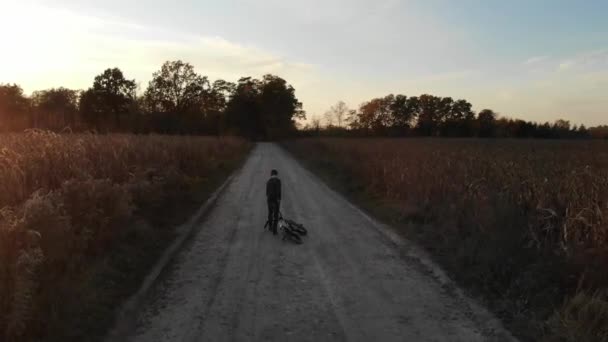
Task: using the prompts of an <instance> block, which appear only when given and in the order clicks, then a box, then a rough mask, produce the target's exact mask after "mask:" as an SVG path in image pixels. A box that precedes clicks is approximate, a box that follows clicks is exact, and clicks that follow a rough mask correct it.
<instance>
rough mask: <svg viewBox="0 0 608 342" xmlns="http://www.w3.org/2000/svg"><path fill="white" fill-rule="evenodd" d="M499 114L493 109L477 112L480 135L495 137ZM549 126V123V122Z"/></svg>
mask: <svg viewBox="0 0 608 342" xmlns="http://www.w3.org/2000/svg"><path fill="white" fill-rule="evenodd" d="M497 117H498V115H496V113H495V112H494V111H493V110H491V109H484V110H482V111H481V112H479V114H477V122H478V125H479V132H478V135H479V136H480V137H486V138H487V137H493V136H494V133H495V129H496V118H497ZM547 126H548V124H547Z"/></svg>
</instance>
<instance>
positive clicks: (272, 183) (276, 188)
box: [266, 170, 281, 235]
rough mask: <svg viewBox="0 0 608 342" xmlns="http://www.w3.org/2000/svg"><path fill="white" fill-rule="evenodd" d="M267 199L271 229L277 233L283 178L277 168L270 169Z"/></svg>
mask: <svg viewBox="0 0 608 342" xmlns="http://www.w3.org/2000/svg"><path fill="white" fill-rule="evenodd" d="M266 201H267V202H268V223H269V224H270V230H271V231H272V233H273V234H274V235H277V225H278V223H279V210H280V207H281V180H280V179H279V173H278V172H277V170H272V171H270V179H269V180H268V182H266Z"/></svg>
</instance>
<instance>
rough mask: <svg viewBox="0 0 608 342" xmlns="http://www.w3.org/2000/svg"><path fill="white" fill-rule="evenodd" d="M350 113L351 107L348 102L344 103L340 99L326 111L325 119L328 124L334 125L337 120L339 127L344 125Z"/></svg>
mask: <svg viewBox="0 0 608 342" xmlns="http://www.w3.org/2000/svg"><path fill="white" fill-rule="evenodd" d="M348 113H349V109H348V106H347V105H346V103H344V101H338V103H336V104H335V105H333V106H331V108H329V110H328V111H327V112H325V121H326V122H327V125H328V126H333V124H334V122H335V123H337V125H338V127H343V124H344V123H345V122H346V120H347V116H348Z"/></svg>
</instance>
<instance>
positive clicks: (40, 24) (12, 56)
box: [0, 3, 76, 79]
mask: <svg viewBox="0 0 608 342" xmlns="http://www.w3.org/2000/svg"><path fill="white" fill-rule="evenodd" d="M0 6H1V7H0V32H4V33H5V34H3V38H2V44H3V50H4V51H3V53H2V54H0V73H1V74H2V75H3V78H9V79H10V78H16V77H17V76H19V78H22V77H23V76H24V75H28V74H33V73H36V74H37V73H40V72H43V71H46V70H53V69H57V68H62V67H64V66H66V65H70V63H72V61H73V58H72V57H71V56H73V54H74V52H75V49H76V47H75V45H74V44H71V40H72V39H73V38H74V32H70V31H71V30H70V28H71V27H72V23H73V21H71V20H70V18H69V16H68V15H66V14H65V13H61V12H59V11H55V10H50V9H46V8H44V7H40V6H33V5H29V6H27V5H20V4H17V3H8V4H6V3H5V4H2V5H0Z"/></svg>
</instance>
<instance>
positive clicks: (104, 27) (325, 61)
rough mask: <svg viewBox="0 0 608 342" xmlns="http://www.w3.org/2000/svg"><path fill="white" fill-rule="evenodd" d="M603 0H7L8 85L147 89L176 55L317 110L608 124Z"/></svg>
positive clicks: (4, 69)
mask: <svg viewBox="0 0 608 342" xmlns="http://www.w3.org/2000/svg"><path fill="white" fill-rule="evenodd" d="M607 13H608V1H606V0H585V1H582V0H581V1H579V0H510V1H502V0H485V1H484V0H459V1H453V0H401V1H400V0H374V1H372V0H349V1H347V0H293V1H290V0H222V1H209V0H196V1H195V0H188V1H187V0H173V1H166V0H165V1H157V0H149V1H137V2H136V1H131V0H105V1H98V0H78V1H76V0H54V1H44V0H38V1H35V0H20V1H19V0H17V1H12V0H0V32H2V38H1V39H0V83H17V84H19V85H21V86H22V87H23V89H24V91H25V92H26V93H28V94H29V93H31V92H32V91H34V90H40V89H47V88H52V87H59V86H64V87H68V88H73V89H86V88H88V87H90V86H91V84H92V82H93V78H94V77H95V75H97V74H100V73H101V72H102V71H103V70H104V69H106V68H109V67H119V68H121V69H122V70H123V72H124V73H125V75H126V76H127V77H128V78H131V79H136V81H137V82H138V84H139V86H140V90H139V91H140V92H143V91H144V90H145V88H146V86H147V84H148V81H149V80H150V78H151V76H152V73H153V72H155V71H156V70H158V69H159V68H160V66H161V65H162V63H163V62H164V61H167V60H177V59H181V60H183V61H186V62H189V63H191V64H192V65H194V67H195V69H196V71H197V72H198V73H200V74H202V75H207V76H209V78H210V79H212V80H215V79H218V78H221V79H225V80H229V81H237V80H238V79H239V78H240V77H242V76H253V77H261V76H262V75H264V74H267V73H272V74H276V75H279V76H281V77H283V78H284V79H286V80H287V81H288V82H289V83H290V84H292V85H293V86H294V88H295V89H296V95H297V96H298V98H299V99H300V100H301V101H302V102H303V103H304V109H305V110H306V112H307V116H308V118H311V117H313V116H315V115H318V116H320V117H322V115H323V113H324V112H325V111H327V110H328V109H329V107H330V106H332V105H333V104H335V103H336V102H337V101H339V100H343V101H345V102H346V103H347V104H348V105H349V107H351V108H357V107H358V106H359V105H360V104H361V103H362V102H364V101H367V100H370V99H372V98H374V97H379V96H385V95H388V94H391V93H392V94H405V95H408V96H415V95H420V94H424V93H429V94H433V95H437V96H450V97H452V98H454V99H460V98H464V99H466V100H468V101H469V102H471V103H472V104H473V107H474V109H475V110H477V111H479V110H481V109H484V108H491V109H493V110H494V111H496V112H498V113H499V114H500V115H501V116H505V117H512V118H521V119H526V120H532V121H540V122H545V121H550V122H553V121H554V120H556V119H558V118H562V119H566V120H570V121H571V122H572V123H573V124H581V123H582V124H585V125H598V124H608V20H607V19H606V18H607Z"/></svg>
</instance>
